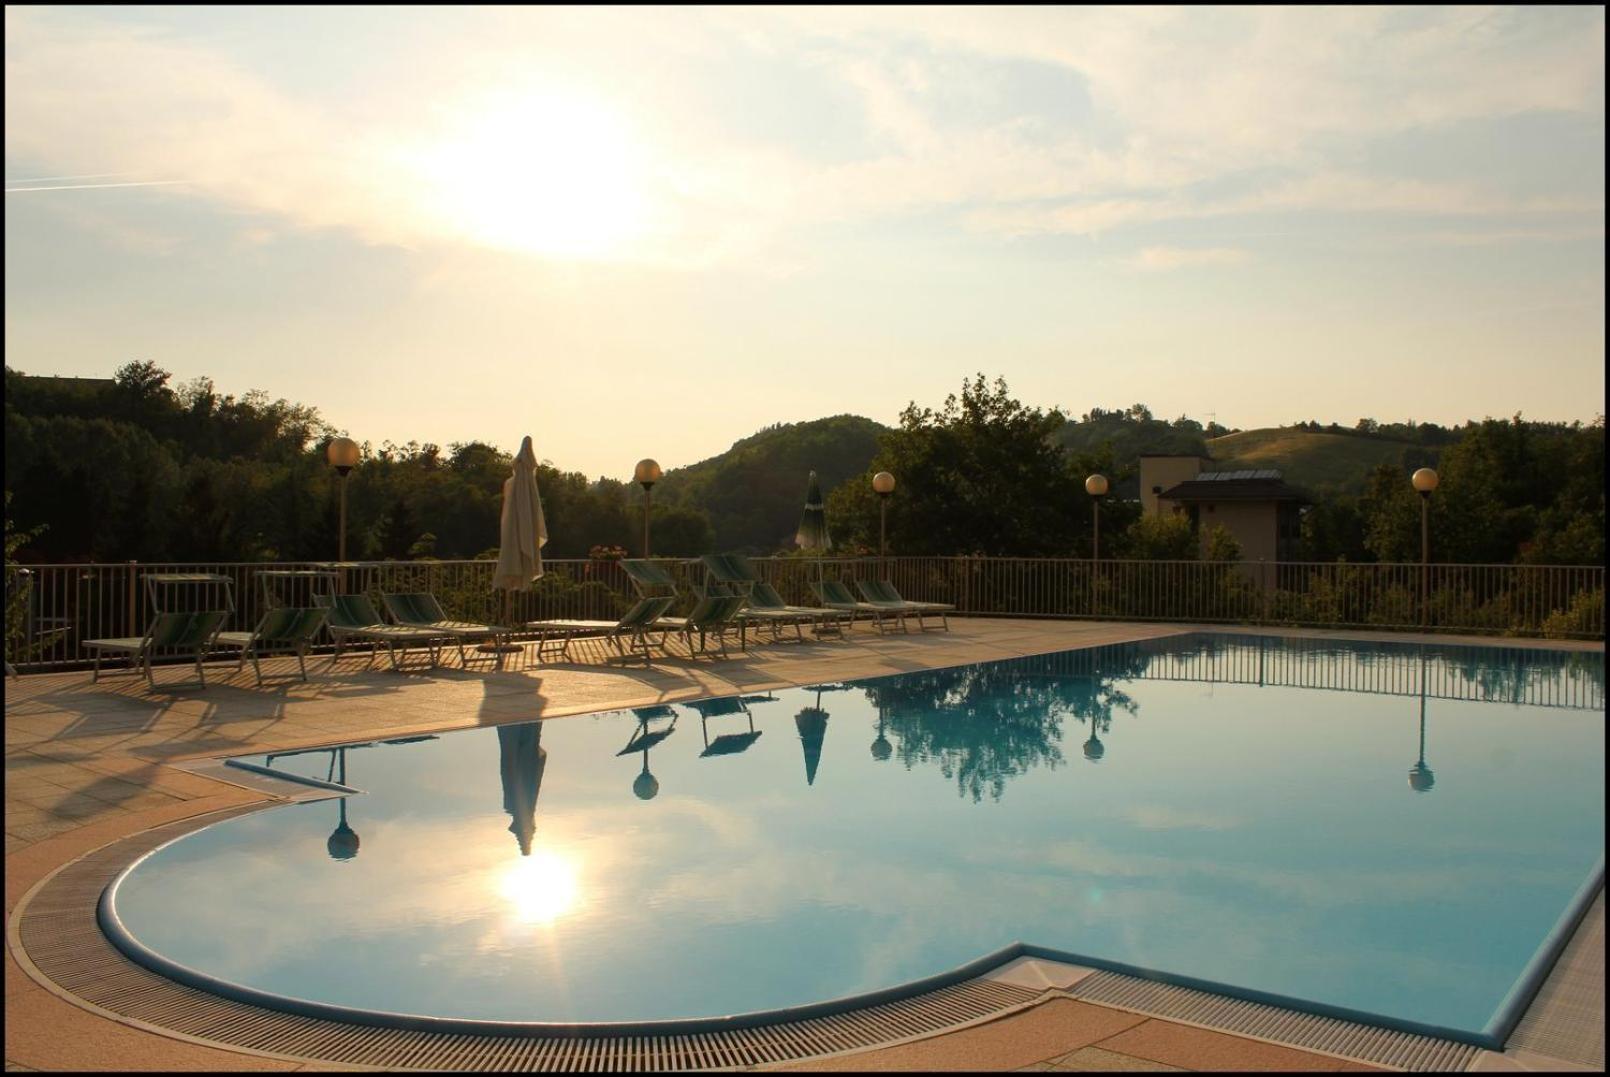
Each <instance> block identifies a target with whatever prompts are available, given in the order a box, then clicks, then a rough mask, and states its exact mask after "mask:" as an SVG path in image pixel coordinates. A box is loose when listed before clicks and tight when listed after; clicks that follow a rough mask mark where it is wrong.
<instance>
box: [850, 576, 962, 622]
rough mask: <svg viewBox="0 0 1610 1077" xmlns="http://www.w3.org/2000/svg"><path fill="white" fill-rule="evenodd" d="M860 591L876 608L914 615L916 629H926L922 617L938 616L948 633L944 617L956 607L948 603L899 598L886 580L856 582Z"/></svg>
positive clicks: (947, 619) (897, 592)
mask: <svg viewBox="0 0 1610 1077" xmlns="http://www.w3.org/2000/svg"><path fill="white" fill-rule="evenodd" d="M855 585H856V586H857V587H858V588H860V590H861V596H862V597H863V598H865V599H866V600H867V601H868V602H871V603H872V604H873V605H877V606H887V607H888V608H889V609H891V610H899V611H901V613H902V615H907V614H914V615H915V616H916V618H917V627H918V628H920V629H926V628H927V626H926V625H925V624H923V621H922V619H923V616H924V615H928V616H932V615H933V614H938V615H939V620H940V623H941V624H943V625H944V627H945V631H946V632H949V631H950V618H949V617H947V616H945V615H946V614H947V613H949V612H950V611H951V610H953V609H955V608H956V607H955V606H953V605H951V604H950V603H949V602H913V601H910V600H909V599H904V598H901V597H900V592H899V591H896V590H895V589H894V584H892V583H890V582H889V581H888V580H857V581H856V584H855Z"/></svg>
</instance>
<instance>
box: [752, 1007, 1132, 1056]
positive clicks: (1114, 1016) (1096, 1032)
mask: <svg viewBox="0 0 1610 1077" xmlns="http://www.w3.org/2000/svg"><path fill="white" fill-rule="evenodd" d="M1144 1020H1145V1018H1143V1017H1140V1016H1139V1015H1137V1014H1132V1013H1125V1012H1124V1011H1122V1010H1114V1009H1111V1008H1109V1007H1106V1006H1096V1005H1092V1004H1091V1003H1088V1002H1078V1001H1075V1000H1073V999H1066V998H1058V999H1051V1000H1049V1001H1047V1002H1043V1003H1041V1004H1040V1005H1038V1006H1034V1007H1032V1008H1031V1009H1028V1010H1025V1011H1023V1012H1021V1013H1017V1014H1013V1015H1011V1016H1009V1017H1003V1018H1001V1019H1000V1020H998V1021H991V1022H989V1023H987V1024H983V1025H978V1026H976V1027H974V1028H969V1029H963V1030H962V1031H960V1032H955V1033H951V1034H949V1035H945V1036H938V1037H931V1038H929V1039H925V1040H918V1041H917V1042H915V1043H908V1044H902V1045H900V1046H898V1047H887V1048H884V1049H882V1050H877V1051H864V1052H860V1053H858V1054H851V1055H840V1056H838V1057H836V1058H825V1059H817V1060H815V1061H811V1062H804V1063H799V1064H797V1065H792V1066H784V1067H781V1068H783V1069H799V1070H852V1071H853V1070H896V1071H910V1070H935V1071H937V1070H977V1069H993V1070H1000V1069H1017V1068H1018V1067H1020V1066H1028V1065H1033V1064H1034V1063H1037V1062H1049V1061H1050V1060H1051V1059H1052V1058H1055V1057H1059V1056H1062V1055H1066V1054H1067V1053H1068V1052H1069V1051H1072V1050H1075V1049H1077V1048H1079V1047H1083V1046H1085V1045H1087V1044H1091V1043H1095V1042H1096V1041H1098V1040H1101V1039H1105V1038H1106V1037H1108V1036H1111V1035H1113V1034H1114V1033H1115V1032H1118V1031H1120V1030H1122V1029H1125V1028H1129V1027H1131V1026H1133V1025H1136V1024H1139V1023H1140V1022H1142V1021H1144Z"/></svg>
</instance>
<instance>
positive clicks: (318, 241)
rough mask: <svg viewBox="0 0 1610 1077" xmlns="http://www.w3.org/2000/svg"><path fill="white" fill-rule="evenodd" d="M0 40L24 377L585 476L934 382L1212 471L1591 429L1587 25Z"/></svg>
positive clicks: (1525, 16)
mask: <svg viewBox="0 0 1610 1077" xmlns="http://www.w3.org/2000/svg"><path fill="white" fill-rule="evenodd" d="M5 20H6V85H5V89H6V104H5V119H6V132H5V137H6V161H5V168H6V189H7V194H6V198H5V208H6V220H5V223H6V238H5V254H6V261H5V268H6V338H5V343H6V362H7V363H8V364H9V365H11V366H12V367H15V368H18V369H22V370H25V371H28V372H29V373H60V374H78V375H86V376H103V377H104V376H107V375H108V374H109V373H110V372H111V370H112V369H114V368H115V367H116V366H118V365H120V364H122V363H124V362H126V361H128V360H129V359H133V358H143V359H151V360H154V361H155V362H157V363H158V364H159V365H161V366H163V367H165V368H167V369H169V370H171V371H172V372H173V373H174V375H175V381H176V382H179V381H184V380H187V379H189V378H192V377H195V376H197V375H200V374H207V375H210V376H211V377H212V378H213V379H214V380H215V381H216V383H217V385H218V387H219V389H221V390H223V391H227V392H235V393H240V392H243V391H245V390H247V389H250V388H254V387H260V388H263V389H265V390H267V391H268V392H269V393H270V394H271V395H274V396H285V397H288V398H290V399H293V400H298V401H301V402H303V403H308V404H313V405H315V406H317V407H318V408H319V409H320V411H321V412H322V413H323V414H324V416H325V417H326V418H327V419H329V420H330V421H331V422H333V423H334V424H336V425H337V426H340V427H343V428H345V429H346V430H347V431H348V432H350V433H351V434H352V435H353V436H354V437H357V438H359V439H369V440H372V441H375V442H377V443H378V442H379V441H381V440H384V439H388V438H389V439H392V440H395V441H406V440H408V439H410V438H414V439H418V440H420V441H427V440H428V441H435V442H438V443H440V444H443V445H446V444H447V443H449V442H452V441H457V440H467V439H470V438H479V439H482V440H487V441H491V442H493V443H494V444H498V445H500V446H502V447H503V448H505V449H509V450H513V449H514V448H515V447H516V446H517V445H518V444H519V439H520V436H521V435H523V434H526V433H530V434H531V435H532V436H533V439H534V441H535V444H536V448H537V454H538V455H539V456H541V457H544V458H546V459H549V460H552V461H553V462H554V463H556V464H558V465H560V466H562V467H566V468H575V469H580V470H583V471H586V472H588V473H589V474H591V475H600V474H609V475H613V476H617V477H627V476H628V475H629V473H630V470H631V466H632V464H633V462H634V461H636V460H637V459H638V458H639V457H642V456H648V455H651V456H654V457H656V458H658V459H659V461H660V462H661V463H662V464H663V465H665V466H666V467H673V466H677V465H681V464H685V463H689V462H692V461H694V460H697V459H700V458H702V457H705V456H709V455H711V454H713V453H716V452H720V451H722V450H723V449H725V448H726V447H727V446H728V445H729V444H730V443H731V442H732V441H733V440H734V439H736V438H738V437H741V436H743V435H745V434H748V433H751V432H753V431H754V430H755V429H757V428H759V427H761V426H763V425H766V424H769V423H774V422H790V421H796V420H801V419H813V418H818V417H820V416H823V415H830V414H836V413H841V412H856V413H859V414H863V415H868V416H870V417H872V418H875V419H879V420H882V421H885V422H892V421H893V420H894V418H895V416H896V414H897V413H898V412H899V410H900V408H901V407H902V406H903V405H904V404H905V403H906V402H907V401H909V400H912V399H915V400H916V401H918V402H919V403H922V404H937V403H938V402H939V401H940V400H942V399H943V397H944V396H945V395H946V394H947V393H950V392H952V391H955V390H956V389H957V388H958V387H959V386H960V383H961V380H962V378H963V376H964V375H967V374H969V373H972V372H975V371H984V372H986V373H988V374H990V375H991V376H993V375H995V374H1002V375H1004V376H1005V377H1006V378H1007V379H1008V381H1009V382H1010V384H1011V386H1012V389H1013V390H1014V391H1015V392H1016V393H1017V394H1018V395H1019V396H1020V397H1022V398H1024V399H1027V400H1029V401H1032V402H1034V403H1039V404H1043V405H1057V404H1060V405H1062V406H1064V407H1066V408H1068V409H1070V410H1071V411H1073V412H1075V413H1079V412H1082V411H1085V410H1086V409H1088V408H1089V407H1090V406H1092V405H1099V406H1103V407H1113V406H1124V405H1127V404H1130V403H1134V402H1136V401H1141V402H1145V403H1147V404H1149V405H1150V406H1151V407H1152V409H1153V410H1154V411H1155V412H1157V413H1158V414H1160V415H1164V416H1174V415H1178V414H1180V413H1182V412H1187V413H1190V414H1192V415H1194V416H1197V417H1199V418H1205V417H1206V416H1207V414H1208V413H1210V412H1212V413H1216V414H1217V416H1218V419H1219V421H1221V422H1225V423H1228V424H1232V425H1238V426H1243V427H1251V426H1262V425H1273V424H1277V423H1286V422H1291V421H1293V420H1296V419H1301V418H1318V419H1321V420H1327V421H1328V420H1336V421H1340V422H1344V423H1351V422H1352V421H1353V420H1354V419H1357V418H1358V417H1360V416H1362V415H1370V416H1374V417H1376V418H1378V419H1381V420H1383V421H1391V420H1402V419H1409V418H1412V419H1416V420H1429V421H1438V422H1450V421H1459V420H1463V419H1466V418H1470V417H1477V418H1479V417H1481V416H1484V415H1489V414H1491V415H1506V416H1507V415H1509V414H1512V413H1514V412H1515V411H1517V410H1520V411H1524V412H1525V413H1526V414H1527V415H1528V416H1531V417H1534V418H1540V419H1576V418H1580V419H1591V418H1592V417H1593V416H1594V415H1595V414H1597V413H1598V412H1600V411H1602V410H1603V407H1604V404H1603V401H1604V372H1603V361H1604V294H1603V293H1604V251H1605V238H1604V237H1605V233H1604V181H1605V171H1604V151H1605V138H1604V132H1605V124H1604V117H1605V113H1604V29H1605V27H1604V11H1603V9H1602V8H1595V7H1582V8H1569V9H1550V8H1528V9H1509V8H1453V9H1430V8H1412V9H1391V8H1378V7H1367V8H1331V9H1313V8H1301V9H1289V10H1286V9H1267V8H1254V9H1244V8H1238V9H1232V10H1209V9H1190V10H1172V9H1150V8H1147V9H1113V10H1103V9H1077V10H1060V9H1050V8H1033V9H989V10H984V9H965V8H944V9H936V10H922V9H905V8H901V9H888V8H862V9H810V10H788V9H756V10H736V9H732V10H729V9H721V8H699V9H637V8H605V9H559V10H553V9H533V10H525V9H511V8H486V9H462V8H454V9H446V8H399V9H381V8H360V7H355V8H328V9H319V8H293V9H284V10H275V9H251V8H229V9H223V8H116V9H111V8H105V9H103V8H93V7H90V8H72V9H68V8H48V7H34V8H15V7H8V8H7V9H6V14H5ZM24 188H25V189H24Z"/></svg>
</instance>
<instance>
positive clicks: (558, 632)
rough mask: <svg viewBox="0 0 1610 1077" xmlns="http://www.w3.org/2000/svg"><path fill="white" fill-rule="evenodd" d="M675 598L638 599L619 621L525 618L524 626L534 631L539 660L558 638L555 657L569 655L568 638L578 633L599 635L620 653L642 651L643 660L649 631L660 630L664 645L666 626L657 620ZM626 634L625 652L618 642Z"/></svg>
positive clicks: (573, 637)
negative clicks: (626, 644) (628, 643)
mask: <svg viewBox="0 0 1610 1077" xmlns="http://www.w3.org/2000/svg"><path fill="white" fill-rule="evenodd" d="M675 601H676V598H675V597H674V596H670V595H662V596H660V597H658V598H642V599H638V601H637V602H636V604H634V605H633V606H632V608H631V609H629V610H627V611H626V612H625V613H624V614H622V615H621V618H620V620H618V621H567V620H547V621H527V622H526V623H525V626H524V627H525V630H526V631H528V632H534V633H536V634H537V659H538V660H539V661H540V660H541V659H542V657H543V655H544V653H545V651H546V648H547V646H548V643H549V642H550V641H553V640H557V641H558V646H557V649H556V651H555V652H554V653H555V656H556V657H559V658H568V657H569V655H570V641H571V640H573V639H575V638H576V637H577V636H602V637H604V638H606V639H608V640H609V641H610V642H611V643H613V644H614V645H615V649H616V650H617V651H621V652H622V653H637V652H639V651H641V652H642V655H643V661H645V662H647V661H648V660H649V646H650V640H649V633H650V632H659V633H660V638H659V644H660V648H661V649H662V650H663V649H664V647H665V635H666V633H667V632H668V631H670V629H669V627H668V626H666V625H663V624H661V623H660V621H661V618H662V617H663V615H664V613H665V611H666V610H668V609H670V608H671V604H672V603H674V602H675ZM623 638H625V639H628V640H629V641H630V643H631V649H630V651H629V652H628V651H627V649H626V648H625V647H622V646H621V640H622V639H623Z"/></svg>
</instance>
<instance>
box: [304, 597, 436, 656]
mask: <svg viewBox="0 0 1610 1077" xmlns="http://www.w3.org/2000/svg"><path fill="white" fill-rule="evenodd" d="M316 601H318V602H319V604H320V605H321V606H324V607H325V608H326V609H327V610H328V611H329V617H330V619H329V621H328V625H329V628H330V637H331V638H332V639H334V640H335V654H333V655H332V656H331V657H330V664H331V665H334V664H335V662H336V659H338V658H340V657H341V652H342V651H343V650H344V649H345V648H346V645H347V641H348V640H349V639H353V640H358V641H360V642H363V643H373V644H375V647H374V649H372V650H371V651H370V652H369V664H370V665H373V664H374V660H375V652H376V651H378V650H379V646H380V644H385V646H386V654H387V655H388V656H389V657H390V659H391V668H392V669H394V670H397V671H399V672H401V670H402V665H401V664H400V663H399V662H398V661H397V648H399V647H401V648H402V653H403V657H405V658H406V657H407V656H408V645H409V644H411V643H423V644H424V645H425V648H426V650H427V651H429V652H430V664H431V667H432V668H435V666H436V662H437V659H438V657H439V651H440V646H441V643H442V641H443V640H445V639H447V638H448V637H447V636H446V635H445V634H443V633H441V632H438V631H436V630H435V629H432V628H410V627H408V626H407V625H392V624H386V623H385V622H384V621H383V620H381V619H380V613H379V611H377V610H376V609H375V606H374V603H373V602H370V601H369V596H368V595H320V596H319V597H318V599H316Z"/></svg>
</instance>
